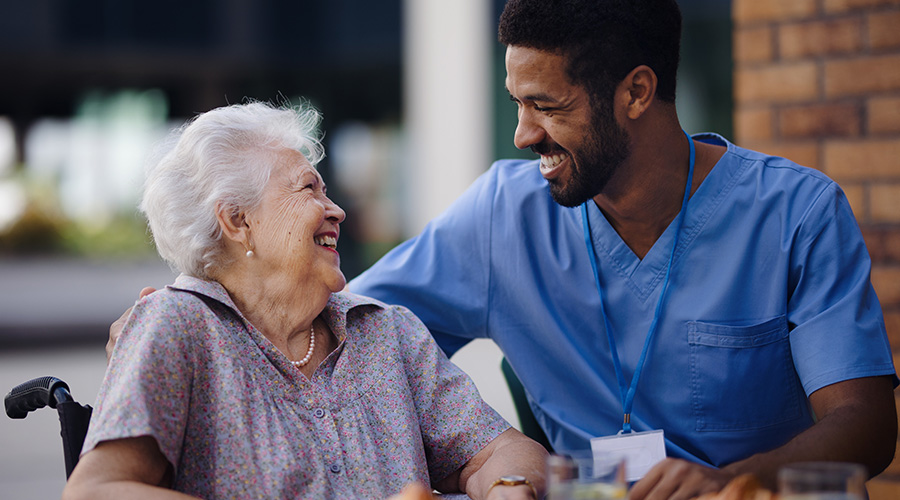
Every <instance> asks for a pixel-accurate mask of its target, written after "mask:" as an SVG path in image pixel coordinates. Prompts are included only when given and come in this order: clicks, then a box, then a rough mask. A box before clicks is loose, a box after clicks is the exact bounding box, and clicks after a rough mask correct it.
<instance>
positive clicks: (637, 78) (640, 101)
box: [616, 64, 658, 120]
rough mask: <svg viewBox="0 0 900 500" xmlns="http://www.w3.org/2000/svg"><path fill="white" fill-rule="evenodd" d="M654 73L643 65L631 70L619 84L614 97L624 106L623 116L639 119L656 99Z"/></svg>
mask: <svg viewBox="0 0 900 500" xmlns="http://www.w3.org/2000/svg"><path fill="white" fill-rule="evenodd" d="M657 83H658V81H657V78H656V73H655V72H654V71H653V70H652V69H650V67H649V66H646V65H644V64H642V65H640V66H638V67H636V68H634V69H633V70H631V71H630V72H629V73H628V75H626V76H625V78H624V79H622V82H621V83H619V88H618V89H617V91H616V96H617V98H619V102H620V103H621V104H622V105H623V106H624V111H625V116H627V117H628V118H629V119H631V120H636V119H638V118H640V117H641V116H642V115H643V114H644V112H645V111H647V108H649V107H650V105H651V104H652V103H653V101H654V99H655V98H656V85H657Z"/></svg>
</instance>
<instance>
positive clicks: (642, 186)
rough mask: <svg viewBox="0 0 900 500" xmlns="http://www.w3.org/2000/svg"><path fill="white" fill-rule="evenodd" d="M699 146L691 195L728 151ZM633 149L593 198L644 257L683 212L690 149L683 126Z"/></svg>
mask: <svg viewBox="0 0 900 500" xmlns="http://www.w3.org/2000/svg"><path fill="white" fill-rule="evenodd" d="M695 146H696V159H695V167H694V176H693V182H692V187H691V194H693V192H694V191H696V189H697V188H698V187H699V186H700V184H701V183H702V182H703V179H705V178H706V175H707V174H708V173H709V172H710V170H712V168H713V166H714V165H715V164H716V162H718V160H719V158H721V156H722V154H723V153H724V152H725V148H722V147H720V146H711V145H707V144H703V143H699V142H695ZM633 151H634V153H633V154H632V157H631V158H630V159H629V160H628V162H627V163H625V164H623V165H622V167H621V168H620V170H619V172H617V173H616V175H615V176H614V177H613V179H611V180H610V183H609V184H608V185H607V186H606V188H604V190H603V192H601V193H600V194H598V195H597V196H595V197H594V202H595V203H596V204H597V206H598V207H599V208H600V211H601V212H603V214H604V215H605V216H606V219H607V220H608V221H609V223H610V225H611V226H612V227H613V229H615V230H616V232H617V233H618V234H619V237H621V238H622V241H624V242H625V244H626V245H628V247H629V248H631V250H632V251H633V252H634V254H635V255H636V256H637V257H638V258H640V259H643V258H644V256H645V255H647V252H649V251H650V249H651V248H652V247H653V245H654V244H655V243H656V240H658V239H659V237H660V236H661V235H662V233H663V232H664V231H665V230H666V228H667V227H668V226H669V224H671V223H672V221H673V220H674V219H675V217H676V216H677V215H678V213H679V212H680V211H681V204H682V201H683V199H684V187H685V186H684V185H685V182H687V177H688V164H689V158H690V149H689V146H688V142H687V138H686V137H685V135H684V134H683V133H682V132H681V129H680V128H679V129H677V133H669V134H667V135H666V137H665V138H664V139H663V140H656V141H653V143H651V144H635V145H634V148H633Z"/></svg>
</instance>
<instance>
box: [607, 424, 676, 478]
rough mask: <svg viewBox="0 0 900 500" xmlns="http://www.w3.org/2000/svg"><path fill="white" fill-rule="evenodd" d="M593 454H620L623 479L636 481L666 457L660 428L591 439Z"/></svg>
mask: <svg viewBox="0 0 900 500" xmlns="http://www.w3.org/2000/svg"><path fill="white" fill-rule="evenodd" d="M591 451H592V452H593V454H594V456H598V455H599V456H609V455H612V456H620V457H623V458H624V459H625V480H626V481H628V482H632V481H637V480H638V479H640V478H642V477H644V475H646V474H647V472H648V471H649V470H650V469H651V468H653V466H654V465H656V464H658V463H659V462H661V461H662V460H663V459H664V458H666V444H665V440H664V439H663V431H662V429H660V430H656V431H646V432H630V433H628V434H616V435H613V436H603V437H595V438H593V439H591Z"/></svg>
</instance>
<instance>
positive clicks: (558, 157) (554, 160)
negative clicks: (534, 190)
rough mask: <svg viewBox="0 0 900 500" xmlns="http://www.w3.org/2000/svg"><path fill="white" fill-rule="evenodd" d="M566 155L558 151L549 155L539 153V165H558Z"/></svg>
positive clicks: (550, 166) (549, 166)
mask: <svg viewBox="0 0 900 500" xmlns="http://www.w3.org/2000/svg"><path fill="white" fill-rule="evenodd" d="M567 156H568V155H566V154H565V153H558V154H555V155H549V156H545V155H541V166H542V167H548V168H553V167H555V166H557V165H559V164H560V163H562V162H563V160H565V159H566V157H567Z"/></svg>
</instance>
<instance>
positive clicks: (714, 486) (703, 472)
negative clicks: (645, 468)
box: [628, 458, 735, 500]
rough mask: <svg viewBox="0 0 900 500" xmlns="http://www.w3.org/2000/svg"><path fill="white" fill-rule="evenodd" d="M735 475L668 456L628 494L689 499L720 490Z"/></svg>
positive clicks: (639, 498)
mask: <svg viewBox="0 0 900 500" xmlns="http://www.w3.org/2000/svg"><path fill="white" fill-rule="evenodd" d="M734 477H735V474H734V473H733V472H730V471H727V470H721V469H714V468H712V467H707V466H705V465H699V464H695V463H693V462H688V461H686V460H681V459H677V458H667V459H665V460H663V461H662V462H660V463H658V464H656V466H655V467H653V468H652V469H650V472H648V473H647V475H646V476H644V478H643V479H641V480H640V481H638V482H637V483H635V485H634V486H633V487H632V488H631V492H630V493H629V496H628V497H629V498H630V500H688V499H691V498H694V497H696V496H699V495H702V494H704V493H711V492H717V491H719V490H721V489H722V488H724V487H725V485H726V484H728V482H729V481H731V480H732V479H734Z"/></svg>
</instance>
